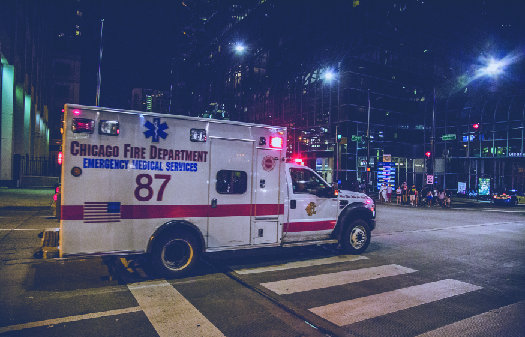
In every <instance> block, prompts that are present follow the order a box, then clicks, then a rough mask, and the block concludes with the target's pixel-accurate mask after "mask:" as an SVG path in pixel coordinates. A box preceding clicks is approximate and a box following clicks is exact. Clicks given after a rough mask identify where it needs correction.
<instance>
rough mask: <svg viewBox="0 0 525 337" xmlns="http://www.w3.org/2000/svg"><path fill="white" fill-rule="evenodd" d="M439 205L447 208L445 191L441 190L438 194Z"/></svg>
mask: <svg viewBox="0 0 525 337" xmlns="http://www.w3.org/2000/svg"><path fill="white" fill-rule="evenodd" d="M438 203H439V206H442V207H444V206H446V203H445V190H440V191H439V192H438Z"/></svg>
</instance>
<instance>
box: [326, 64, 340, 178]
mask: <svg viewBox="0 0 525 337" xmlns="http://www.w3.org/2000/svg"><path fill="white" fill-rule="evenodd" d="M324 78H325V79H326V80H327V81H328V82H329V83H330V90H329V95H330V98H329V103H328V104H329V107H328V126H329V128H330V134H332V81H333V80H334V78H335V74H334V73H333V72H332V71H331V70H328V71H327V72H326V73H325V74H324ZM337 132H338V130H337V125H336V126H335V142H334V174H333V178H332V180H333V181H332V182H333V183H335V184H338V183H339V174H338V171H339V142H338V139H337Z"/></svg>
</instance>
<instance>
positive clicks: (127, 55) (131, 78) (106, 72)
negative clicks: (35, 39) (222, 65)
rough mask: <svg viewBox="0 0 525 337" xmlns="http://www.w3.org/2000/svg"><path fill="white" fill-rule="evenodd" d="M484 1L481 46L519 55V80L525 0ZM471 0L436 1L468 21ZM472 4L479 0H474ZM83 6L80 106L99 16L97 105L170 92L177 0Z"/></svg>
mask: <svg viewBox="0 0 525 337" xmlns="http://www.w3.org/2000/svg"><path fill="white" fill-rule="evenodd" d="M345 1H347V0H345ZM487 1H488V2H489V3H491V4H492V5H491V6H489V7H490V8H492V11H493V12H492V13H493V14H492V16H491V20H489V21H490V22H479V28H480V30H485V32H486V33H489V35H490V36H491V39H489V40H488V42H487V43H488V44H492V45H491V46H489V47H487V46H486V45H485V46H480V47H483V48H487V49H492V50H493V51H494V53H495V54H496V55H497V56H499V57H503V56H505V55H507V54H508V53H510V52H514V53H516V55H520V53H521V56H520V58H521V62H519V63H520V64H521V65H520V66H519V68H516V67H514V69H515V70H520V71H519V72H518V71H516V72H514V73H513V74H510V73H509V74H508V75H509V76H510V77H512V80H517V81H519V82H520V83H521V84H523V83H524V82H523V80H524V78H522V77H524V76H523V74H522V71H523V69H524V67H523V64H524V63H525V62H523V57H524V56H523V52H524V50H525V43H524V41H525V28H524V27H525V25H524V22H525V20H524V19H523V18H522V14H523V13H525V1H516V0H514V1H513V0H497V1H496V0H494V1H491V0H487ZM429 2H432V0H429ZM470 2H472V0H463V1H462V0H457V1H451V2H450V3H449V2H447V1H446V0H442V2H439V4H443V5H445V4H447V3H449V5H450V6H451V7H450V9H447V10H450V13H451V15H450V17H451V18H453V19H454V20H459V21H461V20H462V18H463V14H462V13H466V14H465V17H464V18H465V21H466V22H468V21H469V22H475V21H471V20H468V19H467V16H470V15H471V13H469V11H470V10H471V6H470V4H469V3H470ZM363 3H364V2H363ZM475 3H478V4H479V1H478V0H476V1H475ZM83 4H84V6H86V5H89V7H87V8H84V10H83V14H84V15H83V18H82V19H83V30H82V37H83V46H82V48H83V50H82V70H81V92H80V104H84V105H95V97H96V81H97V71H98V56H99V46H100V45H99V43H100V18H101V17H103V18H104V36H103V46H104V51H103V58H102V84H101V97H100V105H101V106H105V107H110V108H117V109H129V107H130V100H131V92H132V89H133V88H146V89H156V90H166V91H167V90H169V88H170V71H171V67H172V66H171V63H172V57H173V56H174V55H175V53H176V48H177V45H178V39H179V38H181V36H182V35H181V34H182V26H183V21H184V20H185V19H187V17H188V16H189V15H190V12H189V11H188V10H187V9H186V8H185V7H184V6H182V4H181V1H160V0H153V1H148V2H146V1H138V0H133V1H124V0H112V1H108V0H92V1H90V2H89V4H87V3H86V2H84V3H83ZM449 5H446V6H449ZM447 8H448V7H447ZM469 19H471V18H469ZM500 21H501V22H509V23H512V24H513V25H514V27H513V28H512V29H511V30H507V33H508V32H509V31H511V32H512V33H511V34H510V36H509V37H510V38H503V36H502V35H501V32H495V31H487V30H488V27H495V26H497V23H498V22H500ZM469 42H472V41H469ZM473 62H476V60H474V61H473Z"/></svg>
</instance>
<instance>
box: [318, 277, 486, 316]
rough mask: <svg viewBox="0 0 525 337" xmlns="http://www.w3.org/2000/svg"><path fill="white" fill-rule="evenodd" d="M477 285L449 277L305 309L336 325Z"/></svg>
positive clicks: (388, 312)
mask: <svg viewBox="0 0 525 337" xmlns="http://www.w3.org/2000/svg"><path fill="white" fill-rule="evenodd" d="M479 289H481V287H479V286H475V285H473V284H469V283H465V282H461V281H457V280H450V279H449V280H442V281H437V282H431V283H426V284H422V285H418V286H412V287H408V288H403V289H397V290H394V291H389V292H385V293H381V294H377V295H371V296H367V297H361V298H356V299H354V300H349V301H343V302H340V303H334V304H329V305H325V306H321V307H316V308H312V309H308V310H309V311H311V312H313V313H314V314H316V315H318V316H320V317H322V318H324V319H326V320H328V321H330V322H332V323H334V324H336V325H338V326H344V325H348V324H352V323H356V322H360V321H364V320H366V319H370V318H374V317H378V316H382V315H386V314H390V313H393V312H396V311H399V310H405V309H409V308H413V307H416V306H419V305H422V304H426V303H431V302H434V301H439V300H442V299H444V298H448V297H452V296H456V295H460V294H464V293H467V292H471V291H475V290H479Z"/></svg>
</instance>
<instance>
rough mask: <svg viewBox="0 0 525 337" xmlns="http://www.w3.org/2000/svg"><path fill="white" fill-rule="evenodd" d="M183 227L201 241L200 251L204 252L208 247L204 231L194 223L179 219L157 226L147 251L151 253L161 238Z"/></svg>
mask: <svg viewBox="0 0 525 337" xmlns="http://www.w3.org/2000/svg"><path fill="white" fill-rule="evenodd" d="M181 229H182V230H184V231H186V232H188V233H190V234H191V235H193V236H194V237H195V238H196V239H197V242H198V243H199V246H200V251H201V252H204V250H205V248H206V243H205V241H204V236H203V235H202V232H201V231H200V230H199V229H198V228H197V226H195V225H194V224H192V223H191V222H188V221H177V220H174V221H169V222H166V223H165V224H163V225H162V226H160V227H159V228H157V230H156V231H155V233H153V235H151V237H150V239H149V241H148V248H147V250H146V252H147V253H151V250H152V248H153V246H154V245H155V242H156V241H157V240H158V239H159V238H161V237H163V236H165V235H169V234H171V233H174V232H175V231H177V230H181Z"/></svg>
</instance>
